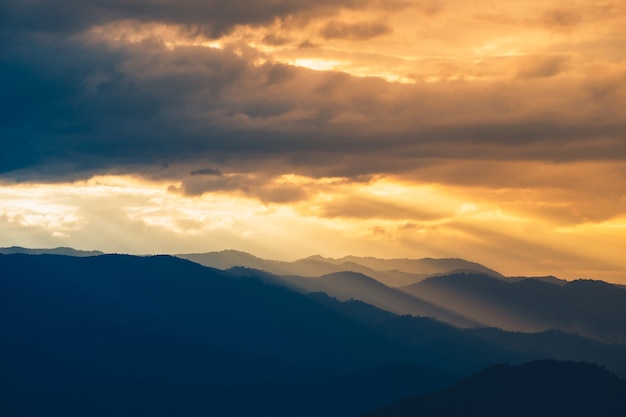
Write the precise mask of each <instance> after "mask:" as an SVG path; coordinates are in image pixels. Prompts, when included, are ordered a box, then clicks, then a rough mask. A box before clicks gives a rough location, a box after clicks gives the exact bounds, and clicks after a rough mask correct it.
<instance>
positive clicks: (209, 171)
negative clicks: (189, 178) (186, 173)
mask: <svg viewBox="0 0 626 417" xmlns="http://www.w3.org/2000/svg"><path fill="white" fill-rule="evenodd" d="M190 175H208V176H215V177H221V176H222V173H221V172H220V170H219V169H215V168H202V169H195V170H193V171H191V173H190Z"/></svg>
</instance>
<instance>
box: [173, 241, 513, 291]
mask: <svg viewBox="0 0 626 417" xmlns="http://www.w3.org/2000/svg"><path fill="white" fill-rule="evenodd" d="M177 256H178V257H180V258H183V259H188V260H190V261H193V262H197V263H199V264H201V265H204V266H210V267H213V268H218V269H229V268H232V267H237V266H240V267H246V268H253V269H259V270H263V271H266V272H269V273H272V274H275V275H297V276H302V277H319V276H322V275H327V274H332V273H335V272H345V271H350V272H359V273H361V274H364V275H367V276H369V277H371V278H374V279H375V280H377V281H379V282H381V283H383V284H385V285H386V286H388V287H399V286H405V285H410V284H413V283H416V282H419V281H421V280H423V279H425V278H427V277H428V276H431V275H433V274H441V273H450V272H454V271H465V272H475V273H476V272H479V273H483V274H486V275H489V276H494V277H497V278H503V276H502V275H501V274H499V273H498V272H496V271H493V270H491V269H489V268H486V267H484V266H482V265H480V264H477V263H475V262H469V261H465V260H463V259H455V258H452V259H432V258H424V259H379V258H371V257H357V256H346V257H343V258H338V259H334V258H325V257H322V256H319V255H315V256H310V257H307V258H303V259H298V260H296V261H293V262H283V261H275V260H268V259H261V258H258V257H256V256H253V255H250V254H248V253H245V252H239V251H234V250H226V251H221V252H208V253H198V254H179V255H177Z"/></svg>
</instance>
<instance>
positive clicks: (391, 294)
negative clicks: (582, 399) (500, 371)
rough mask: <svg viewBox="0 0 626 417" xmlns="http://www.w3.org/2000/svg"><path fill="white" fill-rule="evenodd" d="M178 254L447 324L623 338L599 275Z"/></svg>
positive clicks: (617, 307) (428, 262)
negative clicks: (520, 274) (526, 274)
mask: <svg viewBox="0 0 626 417" xmlns="http://www.w3.org/2000/svg"><path fill="white" fill-rule="evenodd" d="M179 256H181V257H183V258H186V259H190V260H193V261H194V262H198V263H201V264H203V265H206V266H212V267H215V268H220V269H228V268H232V269H231V272H233V273H236V274H241V275H255V276H257V277H259V278H260V279H262V280H265V281H266V282H272V283H274V284H278V285H283V286H286V287H288V288H291V289H293V290H296V291H300V292H303V293H311V292H324V293H327V294H329V295H331V296H333V297H336V298H338V299H340V300H350V299H357V300H361V301H365V302H367V303H370V304H373V305H375V306H377V307H380V308H382V309H384V310H387V311H391V312H393V313H396V314H410V315H415V316H426V317H433V318H436V319H437V320H440V321H444V322H446V323H450V324H453V325H455V326H461V327H498V328H502V329H506V330H511V331H522V332H541V331H547V330H550V329H559V330H563V331H567V332H573V333H579V334H581V335H584V336H587V337H591V338H594V339H596V340H600V341H604V342H609V343H622V344H626V291H624V288H623V287H621V286H615V285H612V284H608V283H605V282H602V281H592V280H576V281H572V282H568V281H565V280H561V279H558V278H556V277H533V278H525V277H504V276H503V275H501V274H499V273H497V272H496V271H493V270H491V269H489V268H487V267H484V266H482V265H480V264H477V263H474V262H468V261H465V260H462V259H430V258H426V259H377V258H363V257H354V256H349V257H345V258H340V259H332V258H323V257H321V256H313V257H309V258H304V259H300V260H297V261H294V262H281V261H273V260H266V259H260V258H257V257H254V256H252V255H250V254H247V253H243V252H237V251H222V252H211V253H205V254H195V255H179ZM250 269H255V270H257V271H252V270H250ZM260 271H263V272H260Z"/></svg>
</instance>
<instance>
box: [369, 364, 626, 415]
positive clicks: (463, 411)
mask: <svg viewBox="0 0 626 417" xmlns="http://www.w3.org/2000/svg"><path fill="white" fill-rule="evenodd" d="M624 415H626V381H624V380H621V379H619V378H617V377H616V376H615V375H614V374H611V373H610V372H608V371H606V370H605V369H602V368H600V367H598V366H596V365H593V364H588V363H575V362H557V361H551V360H544V361H537V362H531V363H526V364H523V365H520V366H509V365H499V366H494V367H491V368H489V369H486V370H484V371H482V372H480V373H478V374H476V375H473V376H471V377H470V378H468V379H466V380H463V381H461V382H459V383H457V384H455V385H454V386H453V387H451V388H448V389H446V390H444V391H441V392H437V393H433V394H426V395H420V396H416V397H412V398H407V399H404V400H401V401H399V402H397V403H395V404H392V405H389V406H387V407H383V408H381V409H379V410H376V411H373V412H370V413H367V414H364V416H363V417H414V416H420V417H501V416H510V417H527V416H535V417H570V416H580V417H583V416H585V417H586V416H594V417H616V416H624Z"/></svg>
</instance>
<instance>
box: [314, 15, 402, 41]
mask: <svg viewBox="0 0 626 417" xmlns="http://www.w3.org/2000/svg"><path fill="white" fill-rule="evenodd" d="M388 33H391V27H389V26H388V25H387V24H386V23H385V22H382V21H380V20H372V21H365V22H356V23H346V22H339V21H336V20H331V21H330V22H328V23H327V24H326V25H325V26H324V27H323V28H322V30H321V35H322V37H323V38H324V39H349V40H357V41H362V40H366V39H371V38H375V37H378V36H382V35H386V34H388Z"/></svg>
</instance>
